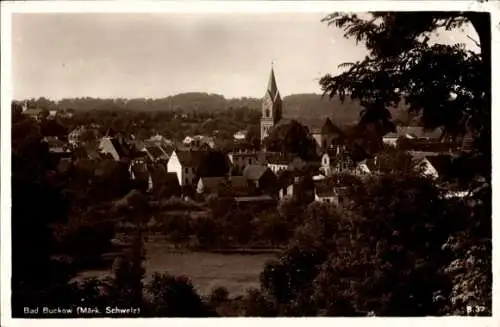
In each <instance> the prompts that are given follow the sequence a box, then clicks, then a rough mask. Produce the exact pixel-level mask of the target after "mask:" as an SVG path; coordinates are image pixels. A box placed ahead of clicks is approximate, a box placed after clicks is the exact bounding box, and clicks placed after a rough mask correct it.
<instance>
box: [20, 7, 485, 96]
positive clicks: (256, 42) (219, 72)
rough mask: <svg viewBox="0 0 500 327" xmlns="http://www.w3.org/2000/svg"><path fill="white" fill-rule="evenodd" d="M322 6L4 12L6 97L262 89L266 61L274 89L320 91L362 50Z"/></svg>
mask: <svg viewBox="0 0 500 327" xmlns="http://www.w3.org/2000/svg"><path fill="white" fill-rule="evenodd" d="M326 14H328V13H268V14H262V13H253V14H250V13H249V14H241V13H238V14H231V13H220V14H203V13H199V14H196V13H189V14H186V13H161V14H160V13H156V14H147V13H134V14H131V13H102V14H96V13H85V14H78V13H38V14H14V15H13V16H12V24H13V25H12V65H13V66H12V74H13V76H12V78H13V93H14V94H13V97H14V99H17V100H21V99H26V98H36V97H41V96H44V97H46V98H50V99H53V100H58V99H61V98H72V97H87V96H88V97H101V98H116V97H122V98H138V97H144V98H162V97H166V96H169V95H174V94H177V93H182V92H208V93H217V94H222V95H224V96H225V97H228V98H230V97H242V96H249V97H262V96H263V95H264V93H265V88H266V83H267V80H268V76H269V72H270V69H271V63H272V62H273V63H274V64H273V65H274V70H275V74H276V79H277V83H278V88H279V90H280V93H281V94H282V95H283V96H286V95H289V94H294V93H321V90H320V88H319V84H318V80H319V78H321V77H322V76H323V75H325V74H327V73H332V74H334V73H336V72H338V68H337V66H338V65H339V64H341V63H343V62H353V61H356V60H360V59H362V58H363V57H364V56H365V55H366V49H365V48H364V46H362V45H356V42H355V41H354V40H349V39H345V38H344V37H343V35H342V31H340V30H338V29H337V28H335V27H333V26H328V25H327V24H326V23H323V22H321V19H322V18H323V17H325V16H326ZM466 34H469V35H471V36H472V37H474V36H475V35H474V34H473V32H471V33H463V32H454V33H447V34H446V33H445V34H444V35H440V36H439V40H440V41H442V42H443V43H454V42H464V43H467V44H470V43H471V42H470V41H469V40H468V38H467V37H466Z"/></svg>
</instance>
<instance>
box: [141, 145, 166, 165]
mask: <svg viewBox="0 0 500 327" xmlns="http://www.w3.org/2000/svg"><path fill="white" fill-rule="evenodd" d="M140 151H141V152H143V153H145V154H146V156H147V157H148V159H149V160H151V161H152V162H156V161H165V162H167V161H168V159H169V157H170V154H171V153H172V151H173V148H171V147H166V146H164V145H162V144H159V143H152V142H144V144H143V146H142V147H141V149H140Z"/></svg>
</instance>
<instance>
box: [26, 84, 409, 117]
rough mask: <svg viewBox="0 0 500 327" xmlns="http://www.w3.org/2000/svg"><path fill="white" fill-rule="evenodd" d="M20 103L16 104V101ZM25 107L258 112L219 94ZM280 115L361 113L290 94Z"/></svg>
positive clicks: (257, 104) (251, 103) (256, 104)
mask: <svg viewBox="0 0 500 327" xmlns="http://www.w3.org/2000/svg"><path fill="white" fill-rule="evenodd" d="M19 102H20V101H19ZM27 102H28V107H32V108H39V109H59V110H74V111H76V112H80V111H91V110H111V111H124V110H132V111H140V112H150V111H158V112H163V111H169V112H200V113H214V112H218V111H226V110H228V109H231V108H234V109H236V108H246V109H249V110H256V111H258V112H260V109H261V106H262V99H260V98H251V97H242V98H229V99H226V98H225V97H224V96H222V95H219V94H208V93H202V92H191V93H181V94H177V95H173V96H169V97H165V98H159V99H147V98H136V99H124V98H117V99H99V98H90V97H85V98H74V99H61V100H59V101H52V100H49V99H47V98H43V97H42V98H38V99H29V100H27ZM283 105H284V115H285V116H286V117H301V118H304V119H306V120H310V121H308V122H306V123H314V124H319V123H322V122H323V121H324V118H326V117H333V120H334V121H335V122H336V123H338V124H351V123H353V122H357V121H358V120H359V114H360V112H361V110H362V107H361V105H360V104H359V103H358V102H357V101H352V100H349V99H348V100H347V101H345V102H344V103H342V102H341V101H340V99H339V98H338V97H334V98H332V99H329V98H328V97H322V96H321V95H319V94H313V93H309V94H307V93H306V94H293V95H289V96H286V97H284V98H283ZM391 113H392V115H393V118H394V119H395V120H399V121H401V122H403V123H410V122H411V121H412V118H411V117H410V116H409V115H408V114H407V113H406V112H405V110H404V108H403V106H401V107H400V108H392V109H391Z"/></svg>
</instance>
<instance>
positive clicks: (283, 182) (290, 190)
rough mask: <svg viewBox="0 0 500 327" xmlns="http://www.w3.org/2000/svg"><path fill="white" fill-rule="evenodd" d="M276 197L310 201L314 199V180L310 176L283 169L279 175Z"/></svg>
mask: <svg viewBox="0 0 500 327" xmlns="http://www.w3.org/2000/svg"><path fill="white" fill-rule="evenodd" d="M278 184H279V190H278V197H279V198H280V199H283V198H293V199H294V200H295V201H299V202H304V203H310V202H312V201H313V200H314V180H313V178H312V176H310V175H307V174H304V175H301V174H298V173H296V172H290V171H285V172H283V173H282V174H281V175H280V176H279V181H278Z"/></svg>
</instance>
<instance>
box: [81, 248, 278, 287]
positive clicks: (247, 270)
mask: <svg viewBox="0 0 500 327" xmlns="http://www.w3.org/2000/svg"><path fill="white" fill-rule="evenodd" d="M145 247H146V251H147V258H146V260H145V267H146V281H148V280H149V279H150V278H151V275H152V274H153V273H154V272H159V273H169V274H171V275H175V276H177V275H186V276H187V277H189V279H190V280H191V282H192V283H193V285H194V286H195V288H196V289H197V291H198V292H199V293H200V294H202V295H208V294H210V292H211V290H212V289H213V288H214V287H217V286H224V287H226V288H227V290H228V291H229V293H230V294H231V296H237V295H243V294H244V293H245V292H246V290H247V289H249V288H251V287H258V286H259V274H260V272H261V271H262V270H263V268H264V265H265V263H266V261H268V260H271V259H273V258H275V254H272V253H265V254H220V253H210V252H188V251H186V252H174V251H171V250H168V249H167V247H166V245H165V244H164V243H160V242H154V243H153V242H148V243H146V244H145ZM109 274H110V271H107V270H106V271H102V270H101V271H99V270H91V271H85V272H83V273H81V274H80V275H79V278H85V277H106V276H108V275H109Z"/></svg>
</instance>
